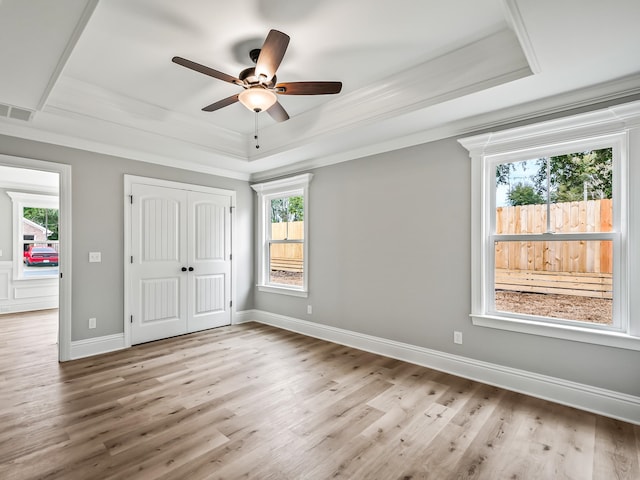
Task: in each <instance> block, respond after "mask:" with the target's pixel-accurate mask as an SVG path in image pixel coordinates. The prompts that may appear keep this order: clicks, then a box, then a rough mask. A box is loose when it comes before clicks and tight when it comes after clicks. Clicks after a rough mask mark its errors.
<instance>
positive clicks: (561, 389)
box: [235, 310, 640, 425]
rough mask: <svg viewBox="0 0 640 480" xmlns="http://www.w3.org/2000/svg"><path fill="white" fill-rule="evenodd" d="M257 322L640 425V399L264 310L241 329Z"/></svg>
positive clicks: (242, 319) (239, 318)
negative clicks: (252, 322) (251, 322)
mask: <svg viewBox="0 0 640 480" xmlns="http://www.w3.org/2000/svg"><path fill="white" fill-rule="evenodd" d="M250 321H255V322H258V323H263V324H265V325H271V326H273V327H277V328H282V329H284V330H289V331H292V332H296V333H300V334H303V335H307V336H309V337H314V338H319V339H322V340H327V341H329V342H334V343H338V344H340V345H345V346H348V347H353V348H357V349H359V350H364V351H367V352H371V353H375V354H378V355H382V356H385V357H390V358H395V359H397V360H402V361H405V362H409V363H413V364H416V365H420V366H423V367H428V368H432V369H435V370H439V371H442V372H446V373H450V374H452V375H456V376H459V377H463V378H468V379H470V380H474V381H478V382H482V383H486V384H488V385H493V386H496V387H500V388H504V389H507V390H511V391H514V392H518V393H523V394H525V395H530V396H532V397H537V398H541V399H544V400H549V401H551V402H555V403H559V404H562V405H567V406H570V407H574V408H579V409H581V410H585V411H588V412H592V413H596V414H599V415H604V416H607V417H611V418H615V419H618V420H622V421H625V422H629V423H633V424H636V425H640V397H637V396H634V395H628V394H625V393H621V392H616V391H612V390H607V389H603V388H599V387H594V386H591V385H585V384H581V383H576V382H571V381H568V380H564V379H560V378H556V377H551V376H548V375H541V374H538V373H534V372H529V371H526V370H519V369H516V368H510V367H505V366H502V365H497V364H494V363H488V362H482V361H479V360H475V359H473V358H468V357H463V356H460V355H453V354H450V353H446V352H440V351H437V350H431V349H428V348H424V347H418V346H415V345H410V344H406V343H401V342H396V341H393V340H387V339H385V338H380V337H374V336H371V335H365V334H362V333H357V332H352V331H349V330H344V329H341V328H336V327H332V326H328V325H322V324H319V323H313V322H309V321H306V320H300V319H297V318H293V317H287V316H284V315H278V314H275V313H270V312H265V311H262V310H245V311H242V312H238V314H237V315H236V321H235V323H236V324H239V323H246V322H250Z"/></svg>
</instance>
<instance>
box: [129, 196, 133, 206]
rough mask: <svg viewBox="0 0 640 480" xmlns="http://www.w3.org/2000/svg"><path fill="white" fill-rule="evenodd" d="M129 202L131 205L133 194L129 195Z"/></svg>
mask: <svg viewBox="0 0 640 480" xmlns="http://www.w3.org/2000/svg"><path fill="white" fill-rule="evenodd" d="M129 202H131V205H133V195H129Z"/></svg>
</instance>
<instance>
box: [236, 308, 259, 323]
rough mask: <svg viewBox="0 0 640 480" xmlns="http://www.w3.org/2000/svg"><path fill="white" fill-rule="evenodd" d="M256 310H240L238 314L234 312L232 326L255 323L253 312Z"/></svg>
mask: <svg viewBox="0 0 640 480" xmlns="http://www.w3.org/2000/svg"><path fill="white" fill-rule="evenodd" d="M256 311H257V310H241V311H239V312H235V314H234V316H233V323H232V324H233V325H240V324H241V323H247V322H253V321H255V312H256Z"/></svg>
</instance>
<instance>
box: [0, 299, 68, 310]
mask: <svg viewBox="0 0 640 480" xmlns="http://www.w3.org/2000/svg"><path fill="white" fill-rule="evenodd" d="M52 308H58V297H53V298H49V299H46V298H45V299H41V300H35V301H29V302H25V303H17V302H15V301H13V302H12V303H0V313H21V312H34V311H36V310H50V309H52Z"/></svg>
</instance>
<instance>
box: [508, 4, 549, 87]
mask: <svg viewBox="0 0 640 480" xmlns="http://www.w3.org/2000/svg"><path fill="white" fill-rule="evenodd" d="M503 5H504V11H505V17H506V20H507V22H508V23H509V25H510V26H511V28H513V31H514V32H515V34H516V36H517V37H518V40H519V42H520V46H521V47H522V51H523V52H524V55H525V57H527V62H528V63H529V66H530V67H531V71H532V72H533V73H534V74H537V73H540V72H541V71H542V69H541V68H540V62H538V56H537V55H536V52H535V50H534V49H533V43H532V42H531V38H529V32H528V31H527V27H526V26H525V24H524V19H523V18H522V14H521V13H520V7H518V0H503Z"/></svg>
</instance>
